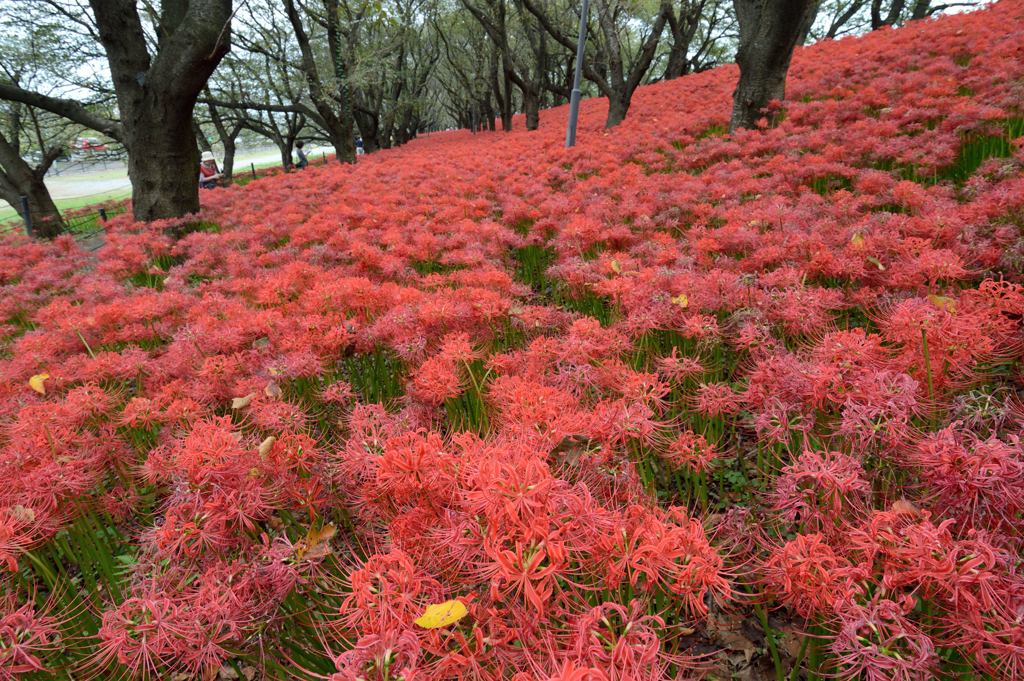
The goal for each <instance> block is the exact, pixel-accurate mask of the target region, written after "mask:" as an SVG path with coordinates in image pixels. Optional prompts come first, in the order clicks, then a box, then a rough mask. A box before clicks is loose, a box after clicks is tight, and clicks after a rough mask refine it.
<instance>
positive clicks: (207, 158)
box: [199, 151, 224, 189]
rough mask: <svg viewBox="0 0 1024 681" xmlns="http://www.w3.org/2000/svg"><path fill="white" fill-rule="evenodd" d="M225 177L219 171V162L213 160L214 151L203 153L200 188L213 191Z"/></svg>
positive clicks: (200, 166) (200, 167) (200, 165)
mask: <svg viewBox="0 0 1024 681" xmlns="http://www.w3.org/2000/svg"><path fill="white" fill-rule="evenodd" d="M222 177H224V175H223V174H222V173H220V172H219V171H218V170H217V162H216V161H214V159H213V152H212V151H204V152H203V162H202V163H200V164H199V188H200V189H213V188H214V187H216V186H217V180H219V179H220V178H222Z"/></svg>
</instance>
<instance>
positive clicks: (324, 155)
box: [320, 151, 327, 165]
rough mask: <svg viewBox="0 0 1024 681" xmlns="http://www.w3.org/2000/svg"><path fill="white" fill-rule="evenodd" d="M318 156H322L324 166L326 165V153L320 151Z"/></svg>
mask: <svg viewBox="0 0 1024 681" xmlns="http://www.w3.org/2000/svg"><path fill="white" fill-rule="evenodd" d="M320 156H322V157H323V159H324V165H327V152H325V151H321V152H320Z"/></svg>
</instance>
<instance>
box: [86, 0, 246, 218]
mask: <svg viewBox="0 0 1024 681" xmlns="http://www.w3.org/2000/svg"><path fill="white" fill-rule="evenodd" d="M90 5H92V9H93V14H94V15H95V17H96V25H97V28H98V32H99V37H100V42H102V43H103V47H104V49H105V50H106V53H107V62H108V63H109V64H110V73H111V78H112V80H113V83H114V91H115V93H116V94H117V104H118V109H119V111H120V113H121V128H122V130H123V132H122V136H121V142H123V143H124V146H125V148H126V149H127V150H128V176H129V177H130V178H131V181H132V213H133V215H134V217H135V219H136V220H139V221H143V222H151V221H153V220H160V219H165V218H180V217H183V216H185V215H188V214H190V213H196V212H198V211H199V179H198V178H199V147H198V146H197V144H196V138H195V135H194V134H193V129H192V113H193V108H194V106H195V102H196V99H197V98H198V97H199V94H200V93H201V92H202V90H203V88H204V87H205V86H206V81H207V79H209V77H210V74H212V73H213V70H214V69H215V68H216V67H217V64H218V63H220V60H221V59H222V58H223V57H224V55H225V54H227V52H228V49H229V47H230V39H231V33H230V21H231V0H191V1H189V0H164V2H163V3H162V4H161V10H162V14H161V22H160V28H161V31H160V35H159V38H160V40H159V45H160V47H159V50H158V52H157V54H156V56H155V57H151V56H150V54H149V49H148V46H147V44H146V37H145V33H144V32H143V30H142V22H141V20H140V19H139V14H138V10H137V8H136V3H135V0H90Z"/></svg>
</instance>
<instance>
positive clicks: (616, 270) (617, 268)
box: [612, 260, 622, 274]
mask: <svg viewBox="0 0 1024 681" xmlns="http://www.w3.org/2000/svg"><path fill="white" fill-rule="evenodd" d="M612 272H614V273H615V274H619V273H620V272H622V265H620V264H619V261H618V260H612Z"/></svg>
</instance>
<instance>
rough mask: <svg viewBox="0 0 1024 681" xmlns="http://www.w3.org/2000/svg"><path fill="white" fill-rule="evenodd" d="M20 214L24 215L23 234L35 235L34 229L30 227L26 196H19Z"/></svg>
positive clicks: (30, 214) (30, 220) (30, 217)
mask: <svg viewBox="0 0 1024 681" xmlns="http://www.w3.org/2000/svg"><path fill="white" fill-rule="evenodd" d="M21 214H22V215H23V216H25V234H27V235H28V236H35V235H36V233H35V230H33V229H32V212H31V211H29V209H28V197H27V196H22V197H21Z"/></svg>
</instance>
